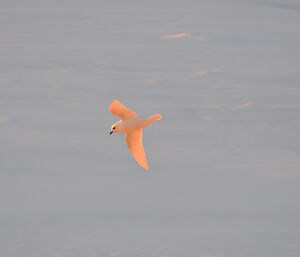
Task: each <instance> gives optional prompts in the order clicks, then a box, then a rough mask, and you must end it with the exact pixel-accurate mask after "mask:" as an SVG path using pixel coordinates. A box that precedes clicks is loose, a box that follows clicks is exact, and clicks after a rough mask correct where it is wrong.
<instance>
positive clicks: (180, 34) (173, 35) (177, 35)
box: [162, 32, 188, 38]
mask: <svg viewBox="0 0 300 257" xmlns="http://www.w3.org/2000/svg"><path fill="white" fill-rule="evenodd" d="M187 35H188V33H186V32H179V33H175V34H168V35H164V36H162V38H181V37H186V36H187Z"/></svg>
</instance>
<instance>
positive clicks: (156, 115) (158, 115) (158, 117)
mask: <svg viewBox="0 0 300 257" xmlns="http://www.w3.org/2000/svg"><path fill="white" fill-rule="evenodd" d="M149 118H151V119H153V120H161V118H162V116H161V115H160V114H158V113H157V114H154V115H152V116H150V117H149Z"/></svg>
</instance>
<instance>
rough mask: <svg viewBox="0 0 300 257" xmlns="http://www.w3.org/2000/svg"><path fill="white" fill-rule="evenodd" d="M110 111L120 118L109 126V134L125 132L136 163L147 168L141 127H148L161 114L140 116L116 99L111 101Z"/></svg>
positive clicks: (158, 118) (159, 117)
mask: <svg viewBox="0 0 300 257" xmlns="http://www.w3.org/2000/svg"><path fill="white" fill-rule="evenodd" d="M110 112H111V113H112V114H114V115H117V116H119V117H120V118H121V120H119V121H118V122H116V123H115V124H113V125H112V126H111V128H110V133H109V134H110V135H111V134H113V133H126V136H125V140H126V144H127V147H128V149H129V150H130V152H131V154H132V155H133V157H134V159H135V160H136V161H137V163H138V164H139V165H141V166H142V167H143V168H144V169H145V170H148V163H147V159H146V154H145V150H144V146H143V128H145V127H148V126H149V125H150V124H152V123H153V122H154V121H157V120H160V119H161V118H162V116H161V115H160V114H154V115H152V116H149V117H146V118H141V117H140V116H139V115H138V114H137V113H135V112H134V111H132V110H130V109H128V108H126V107H125V106H124V105H123V104H121V103H120V102H119V101H117V100H114V101H113V102H112V103H111V105H110Z"/></svg>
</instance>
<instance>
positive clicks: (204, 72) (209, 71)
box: [195, 68, 220, 76]
mask: <svg viewBox="0 0 300 257" xmlns="http://www.w3.org/2000/svg"><path fill="white" fill-rule="evenodd" d="M218 71H220V69H219V68H212V69H210V70H202V71H197V72H195V74H197V75H201V76H202V75H206V74H208V73H213V72H218Z"/></svg>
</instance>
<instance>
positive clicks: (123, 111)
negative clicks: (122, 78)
mask: <svg viewBox="0 0 300 257" xmlns="http://www.w3.org/2000/svg"><path fill="white" fill-rule="evenodd" d="M110 111H111V113H112V114H114V115H117V116H119V117H120V118H121V120H125V119H129V118H133V117H136V116H138V115H137V114H136V113H135V112H134V111H132V110H130V109H128V108H126V107H125V106H124V105H123V104H121V103H120V102H119V101H117V100H114V101H113V102H112V103H111V104H110Z"/></svg>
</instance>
